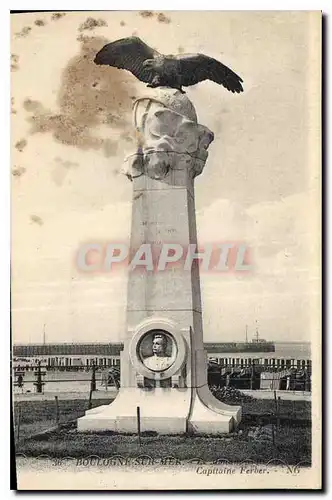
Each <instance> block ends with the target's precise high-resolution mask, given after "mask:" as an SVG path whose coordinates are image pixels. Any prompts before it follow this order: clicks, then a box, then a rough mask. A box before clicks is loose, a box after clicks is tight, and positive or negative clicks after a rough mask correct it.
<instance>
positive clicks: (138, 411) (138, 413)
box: [136, 406, 141, 446]
mask: <svg viewBox="0 0 332 500" xmlns="http://www.w3.org/2000/svg"><path fill="white" fill-rule="evenodd" d="M136 410H137V436H138V444H139V446H141V409H140V407H139V406H137V408H136Z"/></svg>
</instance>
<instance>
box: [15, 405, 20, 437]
mask: <svg viewBox="0 0 332 500" xmlns="http://www.w3.org/2000/svg"><path fill="white" fill-rule="evenodd" d="M20 425H21V405H20V404H19V403H17V423H16V428H17V431H16V432H17V434H16V440H17V444H18V443H19V441H20Z"/></svg>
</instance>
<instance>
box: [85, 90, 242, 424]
mask: <svg viewBox="0 0 332 500" xmlns="http://www.w3.org/2000/svg"><path fill="white" fill-rule="evenodd" d="M133 114H134V124H135V127H136V131H137V135H138V149H137V151H136V152H135V153H134V154H133V155H130V156H129V157H128V158H127V159H126V162H125V173H126V175H127V176H128V178H129V179H131V181H132V183H133V203H132V228H131V241H130V252H131V254H132V255H133V254H135V252H136V251H137V249H138V248H142V246H143V248H144V245H147V244H150V245H152V247H153V249H154V251H158V249H160V251H161V252H165V248H166V250H167V249H169V250H170V252H169V253H168V254H167V257H168V260H169V261H171V260H172V258H171V255H172V252H171V250H172V248H173V246H174V244H177V246H181V248H183V249H185V251H184V256H183V258H182V259H180V260H177V262H176V265H175V264H174V266H172V265H168V266H166V265H165V268H164V269H162V270H160V269H158V270H156V269H155V266H154V267H153V269H150V270H147V268H146V267H144V266H137V267H136V268H135V269H134V268H132V269H131V268H129V276H128V294H127V330H126V332H125V338H124V350H123V351H122V352H121V388H120V390H119V393H118V395H117V397H116V399H115V401H114V402H113V403H111V404H109V405H103V406H100V407H98V408H94V409H92V410H88V411H87V412H86V415H85V416H84V417H81V418H79V419H78V431H81V432H84V431H105V430H111V431H117V432H120V433H121V432H127V433H128V432H129V433H130V432H133V433H135V432H137V425H138V422H137V408H139V414H140V428H141V431H156V432H158V433H159V434H181V433H186V432H188V433H199V434H205V433H206V434H219V433H229V432H231V431H232V430H233V429H234V428H235V427H236V426H237V425H238V423H239V422H240V419H241V407H239V406H229V405H226V404H224V403H222V402H220V401H219V400H217V399H216V398H214V396H213V395H212V394H211V393H210V391H209V387H208V384H207V355H206V352H205V351H204V347H203V328H202V306H201V295H200V281H199V265H198V261H197V259H195V251H196V252H197V250H195V249H196V248H197V234H196V216H195V195H194V179H195V177H196V176H197V175H199V174H200V173H201V172H202V171H203V168H204V165H205V162H206V159H207V156H208V152H207V149H208V147H209V144H210V143H211V142H212V141H213V139H214V136H213V133H212V132H211V131H210V130H209V129H208V128H206V127H204V126H203V125H200V124H198V122H197V116H196V112H195V108H194V106H193V104H192V103H191V101H190V100H189V99H188V97H187V96H186V95H185V94H182V93H180V92H178V91H174V90H168V89H159V90H155V91H152V90H151V91H150V92H149V95H148V96H147V97H143V98H140V99H138V100H137V101H136V103H135V105H134V113H133ZM188 252H191V253H190V255H189V257H190V260H191V263H192V265H191V266H190V268H189V269H188V268H186V266H184V265H183V262H184V261H183V259H184V258H185V256H186V258H187V259H188ZM185 254H186V255H185ZM164 256H165V254H164Z"/></svg>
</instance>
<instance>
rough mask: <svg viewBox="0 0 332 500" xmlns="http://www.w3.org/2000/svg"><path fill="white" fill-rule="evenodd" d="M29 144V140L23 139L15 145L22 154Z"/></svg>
mask: <svg viewBox="0 0 332 500" xmlns="http://www.w3.org/2000/svg"><path fill="white" fill-rule="evenodd" d="M27 144H28V142H27V140H26V139H21V140H20V141H18V142H17V143H16V144H15V148H16V149H17V150H18V151H19V152H20V153H22V151H23V149H24V148H25V147H26V145H27Z"/></svg>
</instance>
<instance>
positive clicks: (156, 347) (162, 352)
mask: <svg viewBox="0 0 332 500" xmlns="http://www.w3.org/2000/svg"><path fill="white" fill-rule="evenodd" d="M166 351H167V336H166V334H165V333H163V332H156V333H155V334H154V335H153V336H152V356H148V357H146V358H144V359H143V363H144V365H145V366H146V367H147V368H149V369H150V370H153V371H163V370H166V369H167V368H168V367H170V366H171V365H172V364H173V362H174V357H173V356H168V355H167V352H166Z"/></svg>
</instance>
